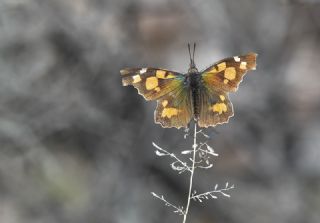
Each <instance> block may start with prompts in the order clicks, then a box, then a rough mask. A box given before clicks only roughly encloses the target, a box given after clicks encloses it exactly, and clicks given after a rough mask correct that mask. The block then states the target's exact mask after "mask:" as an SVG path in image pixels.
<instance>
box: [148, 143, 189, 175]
mask: <svg viewBox="0 0 320 223" xmlns="http://www.w3.org/2000/svg"><path fill="white" fill-rule="evenodd" d="M152 145H153V146H154V147H155V148H156V149H157V151H156V154H157V155H158V156H170V157H171V158H173V159H175V160H176V162H178V163H180V164H181V165H182V166H183V167H184V169H182V170H181V171H180V173H182V172H184V171H185V170H188V171H189V172H191V169H190V167H189V166H188V165H187V164H186V163H185V162H183V161H182V160H180V159H179V158H178V157H177V156H176V155H175V154H174V153H169V152H168V151H167V150H165V149H162V148H161V147H160V146H158V145H157V144H155V143H154V142H152Z"/></svg>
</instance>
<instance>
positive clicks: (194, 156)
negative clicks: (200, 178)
mask: <svg viewBox="0 0 320 223" xmlns="http://www.w3.org/2000/svg"><path fill="white" fill-rule="evenodd" d="M192 148H193V157H192V168H191V173H190V182H189V193H188V201H187V206H186V209H185V211H184V214H183V223H186V220H187V215H188V212H189V206H190V200H191V191H192V182H193V174H194V170H195V162H196V149H197V123H195V124H194V133H193V145H192Z"/></svg>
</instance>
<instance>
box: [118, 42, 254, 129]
mask: <svg viewBox="0 0 320 223" xmlns="http://www.w3.org/2000/svg"><path fill="white" fill-rule="evenodd" d="M195 48H196V44H194V45H193V53H192V54H193V55H192V57H191V51H190V44H188V49H189V56H190V66H189V69H188V72H187V73H185V74H183V73H179V72H174V71H170V70H166V69H160V68H151V67H148V68H125V69H122V70H121V71H120V73H121V76H122V84H123V86H127V85H133V87H135V88H136V89H137V90H138V93H139V94H140V95H142V96H143V97H144V98H145V99H146V100H147V101H149V100H157V108H156V110H155V112H154V119H155V123H158V124H161V126H162V127H164V128H170V127H175V128H178V129H179V128H181V127H185V128H187V127H188V125H189V123H190V121H191V120H192V119H194V120H195V122H196V123H197V124H198V126H200V127H206V128H207V127H210V126H216V125H218V124H223V123H227V122H228V121H229V118H230V117H232V116H233V114H234V113H233V106H232V103H231V101H230V99H229V97H228V94H229V92H235V91H237V89H238V86H239V84H240V82H241V81H242V79H243V76H244V75H245V74H246V73H247V72H248V71H249V70H255V69H256V57H257V54H256V53H252V52H250V53H247V54H245V55H242V56H234V57H229V58H225V59H223V60H220V61H218V62H216V63H214V64H213V65H211V66H209V67H208V68H206V69H205V70H203V71H201V72H199V71H198V69H197V68H196V65H195V62H194V52H195Z"/></svg>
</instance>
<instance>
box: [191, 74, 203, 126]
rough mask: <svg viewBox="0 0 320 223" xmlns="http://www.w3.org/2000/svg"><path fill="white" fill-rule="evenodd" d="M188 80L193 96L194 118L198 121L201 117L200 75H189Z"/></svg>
mask: <svg viewBox="0 0 320 223" xmlns="http://www.w3.org/2000/svg"><path fill="white" fill-rule="evenodd" d="M187 79H188V84H189V88H190V94H191V95H190V96H191V101H192V108H193V118H194V119H195V120H197V119H198V118H199V115H200V89H201V85H202V83H201V76H200V73H198V72H197V73H189V74H188V75H187Z"/></svg>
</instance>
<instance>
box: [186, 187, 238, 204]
mask: <svg viewBox="0 0 320 223" xmlns="http://www.w3.org/2000/svg"><path fill="white" fill-rule="evenodd" d="M233 188H234V185H231V186H230V187H229V185H228V183H226V186H225V188H222V189H218V185H217V184H216V186H215V189H214V190H212V191H208V192H205V193H202V194H197V195H195V194H194V195H192V196H191V199H193V200H198V201H200V202H202V199H209V198H210V197H211V198H214V199H216V198H217V196H216V195H215V194H217V193H220V194H222V195H223V196H225V197H230V195H229V194H227V193H225V192H226V191H229V190H231V189H233Z"/></svg>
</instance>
